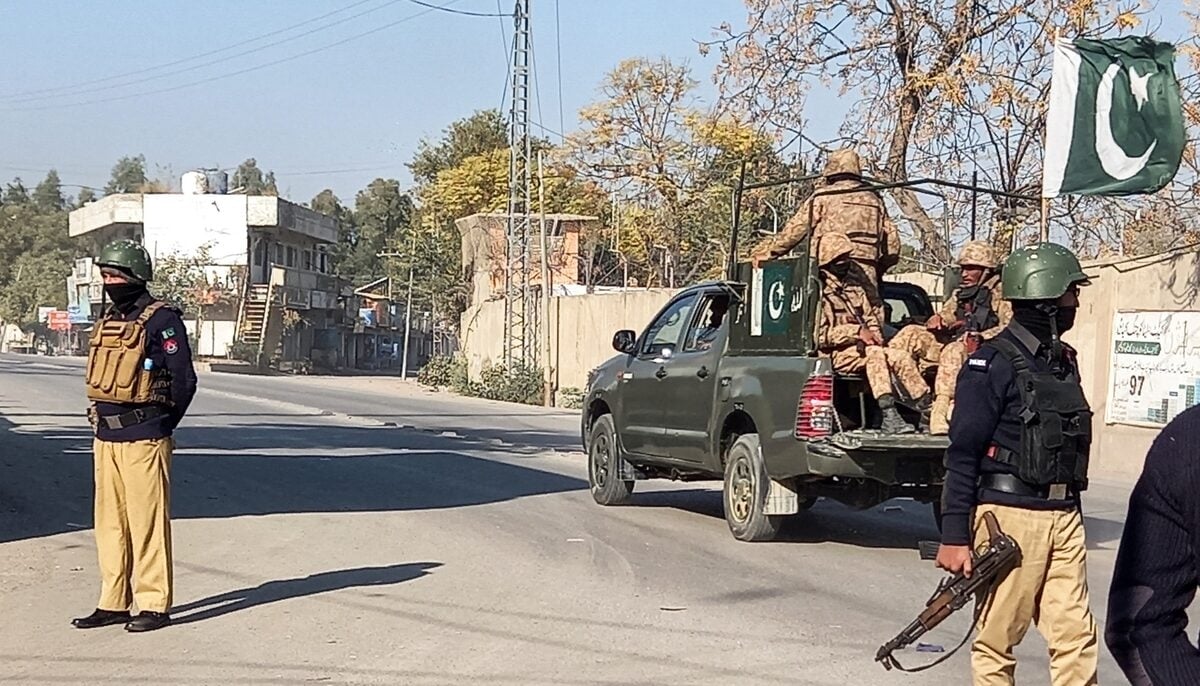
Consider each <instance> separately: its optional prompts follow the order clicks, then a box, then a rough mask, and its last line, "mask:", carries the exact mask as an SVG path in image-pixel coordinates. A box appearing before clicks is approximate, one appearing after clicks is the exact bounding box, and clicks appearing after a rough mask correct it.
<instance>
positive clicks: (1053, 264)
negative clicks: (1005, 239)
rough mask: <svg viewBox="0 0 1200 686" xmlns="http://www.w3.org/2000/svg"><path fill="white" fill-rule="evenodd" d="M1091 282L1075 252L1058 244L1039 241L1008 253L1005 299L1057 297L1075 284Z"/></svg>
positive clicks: (1004, 280) (1002, 286) (1005, 264)
mask: <svg viewBox="0 0 1200 686" xmlns="http://www.w3.org/2000/svg"><path fill="white" fill-rule="evenodd" d="M1087 283H1088V277H1087V274H1084V273H1083V267H1081V266H1080V265H1079V258H1077V257H1075V253H1073V252H1071V251H1070V250H1067V249H1066V248H1064V247H1063V246H1061V245H1058V244H1057V243H1039V244H1037V245H1033V246H1029V247H1027V248H1021V249H1019V250H1015V251H1013V254H1011V255H1009V256H1008V259H1007V260H1005V262H1004V276H1003V278H1002V279H1001V282H1000V284H1001V286H1000V290H1001V294H1002V295H1003V297H1004V299H1005V300H1057V299H1058V298H1060V297H1062V295H1063V294H1064V293H1066V292H1067V290H1068V289H1069V288H1070V287H1071V286H1072V285H1074V284H1079V285H1086V284H1087Z"/></svg>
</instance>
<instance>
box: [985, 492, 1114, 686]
mask: <svg viewBox="0 0 1200 686" xmlns="http://www.w3.org/2000/svg"><path fill="white" fill-rule="evenodd" d="M989 510H990V511H991V512H994V513H995V515H996V521H997V522H998V523H999V524H1000V528H1001V529H1002V530H1003V531H1004V532H1005V533H1007V534H1008V535H1009V536H1012V537H1013V539H1015V540H1016V542H1017V545H1018V546H1020V548H1021V564H1020V566H1018V567H1017V568H1015V569H1013V570H1012V572H1010V573H1009V574H1008V575H1007V576H1006V577H1005V578H1004V580H1003V581H1001V582H1000V584H999V585H998V586H997V587H996V590H995V593H994V594H993V596H992V597H991V598H990V600H989V601H988V603H987V604H986V605H985V610H984V613H983V616H982V617H981V618H980V620H979V633H978V634H977V635H976V636H975V643H974V644H973V645H972V647H971V671H972V673H973V675H974V684H975V686H1012V684H1013V683H1014V680H1013V676H1014V672H1015V670H1016V667H1017V661H1016V659H1015V658H1014V657H1013V654H1012V651H1013V648H1014V647H1015V646H1016V645H1017V644H1018V643H1020V642H1021V639H1023V638H1024V637H1025V632H1026V631H1027V630H1028V629H1029V625H1030V624H1031V623H1032V624H1035V625H1037V629H1038V632H1040V633H1041V634H1042V637H1043V638H1045V639H1046V643H1047V644H1048V645H1049V648H1050V683H1051V684H1052V686H1093V685H1094V684H1096V662H1097V659H1098V648H1097V646H1098V645H1099V640H1098V636H1097V633H1096V620H1095V618H1094V617H1093V616H1092V611H1091V608H1090V607H1089V605H1088V586H1087V568H1086V564H1085V557H1086V554H1087V549H1086V545H1085V544H1084V537H1083V517H1082V515H1080V514H1079V511H1078V510H1069V511H1047V512H1039V511H1037V510H1025V509H1021V508H1015V507H1005V506H1002V505H980V506H979V508H978V509H977V511H976V521H975V540H976V541H977V542H982V541H984V540H986V539H987V527H986V526H985V525H984V522H983V517H982V515H983V513H984V512H987V511H989Z"/></svg>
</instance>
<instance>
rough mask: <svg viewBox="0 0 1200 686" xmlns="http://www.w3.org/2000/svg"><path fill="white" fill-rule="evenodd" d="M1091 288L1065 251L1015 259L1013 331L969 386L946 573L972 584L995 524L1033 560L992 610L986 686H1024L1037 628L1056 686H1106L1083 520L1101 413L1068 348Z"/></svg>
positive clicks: (985, 355) (984, 636) (1008, 266)
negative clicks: (1023, 654)
mask: <svg viewBox="0 0 1200 686" xmlns="http://www.w3.org/2000/svg"><path fill="white" fill-rule="evenodd" d="M1086 283H1087V277H1086V276H1085V275H1084V273H1083V271H1082V269H1081V267H1080V265H1079V260H1078V259H1076V257H1075V256H1074V255H1073V254H1071V252H1070V251H1069V250H1067V249H1066V248H1063V247H1062V246H1059V245H1055V244H1053V243H1042V244H1040V245H1037V246H1034V247H1031V248H1022V249H1021V250H1017V251H1016V252H1014V253H1013V254H1012V255H1011V256H1010V257H1009V258H1008V260H1007V262H1006V263H1005V266H1004V277H1003V283H1002V286H1001V288H1002V295H1003V297H1004V298H1005V299H1006V300H1009V301H1011V302H1012V305H1013V320H1012V321H1011V322H1010V323H1009V325H1008V326H1007V327H1006V328H1005V329H1004V330H1003V331H1002V332H1000V333H999V334H998V335H997V336H996V337H995V338H994V339H992V340H990V341H986V342H985V343H984V344H983V346H982V347H981V348H980V349H979V350H978V351H976V352H975V353H974V354H972V355H971V356H970V357H969V358H968V360H967V364H966V366H965V367H963V370H962V371H961V372H960V373H959V376H958V381H957V384H958V387H957V391H956V405H957V407H956V408H955V411H954V414H953V415H952V416H951V420H950V448H949V449H948V450H947V452H946V469H947V474H946V483H945V487H944V490H943V496H942V513H943V514H942V546H941V549H940V550H939V551H938V557H937V564H938V566H939V567H942V568H943V569H946V570H948V571H951V572H958V571H964V572H965V573H967V574H970V572H971V554H972V553H971V542H972V528H974V536H975V539H976V541H977V542H982V540H980V539H983V538H985V537H986V535H987V534H986V527H984V525H983V521H982V515H983V514H984V513H985V512H992V513H994V515H995V517H996V519H997V521H998V522H999V524H1000V527H1001V529H1003V530H1004V531H1005V533H1007V534H1008V535H1010V536H1012V537H1013V538H1014V539H1015V540H1016V542H1017V545H1018V546H1019V547H1020V549H1021V561H1020V563H1019V565H1018V566H1017V567H1016V568H1014V569H1013V570H1012V571H1011V572H1009V573H1008V574H1007V575H1006V576H1005V577H1003V578H1002V579H1001V580H999V581H998V583H997V584H996V585H995V586H994V587H993V589H992V593H991V595H990V597H989V598H987V600H986V602H985V603H984V605H983V607H982V611H981V614H980V618H979V627H978V628H979V633H978V635H977V636H976V639H975V642H974V644H973V646H972V649H971V666H972V672H973V674H974V683H975V684H976V685H980V686H981V685H985V684H986V685H988V686H991V685H997V686H999V685H1004V686H1011V684H1013V677H1014V673H1015V669H1016V660H1015V658H1014V657H1013V654H1012V651H1013V648H1014V647H1015V646H1016V645H1017V644H1018V643H1020V642H1021V640H1022V638H1023V637H1024V636H1025V632H1026V631H1027V630H1028V628H1029V625H1030V624H1031V623H1036V624H1037V627H1038V631H1039V632H1041V634H1042V635H1043V636H1044V637H1045V639H1046V642H1047V643H1048V644H1049V647H1050V673H1051V682H1052V683H1053V684H1054V685H1055V686H1068V685H1070V686H1087V685H1090V684H1095V683H1096V668H1097V658H1098V647H1097V646H1098V643H1099V640H1098V637H1097V631H1096V622H1095V619H1094V618H1093V616H1092V613H1091V610H1090V608H1089V604H1088V590H1087V574H1086V570H1085V567H1084V559H1085V555H1086V546H1085V544H1084V531H1083V517H1082V515H1081V514H1080V511H1079V493H1080V491H1082V490H1083V489H1084V488H1086V487H1087V477H1086V474H1087V451H1088V447H1089V444H1090V437H1091V411H1090V409H1089V408H1088V406H1087V402H1086V400H1085V399H1084V397H1083V390H1082V388H1081V387H1080V385H1079V370H1078V367H1077V365H1076V361H1075V351H1074V350H1072V349H1071V348H1070V346H1068V345H1066V344H1065V343H1062V342H1061V341H1060V340H1059V338H1058V337H1059V334H1061V333H1062V332H1065V331H1066V330H1068V329H1069V328H1070V327H1071V325H1072V324H1073V322H1074V318H1075V311H1076V308H1077V307H1078V305H1079V299H1078V293H1079V287H1080V286H1081V285H1084V284H1086ZM972 517H974V526H972Z"/></svg>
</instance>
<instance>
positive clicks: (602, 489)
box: [588, 414, 633, 505]
mask: <svg viewBox="0 0 1200 686" xmlns="http://www.w3.org/2000/svg"><path fill="white" fill-rule="evenodd" d="M588 486H590V487H591V491H592V499H593V500H595V501H596V502H597V503H600V504H601V505H620V504H622V503H626V502H629V499H630V497H632V495H633V482H632V481H623V480H622V479H621V451H620V450H619V449H618V448H617V431H616V427H615V425H614V424H613V419H612V415H610V414H606V415H602V416H601V417H599V418H597V419H596V422H595V423H594V424H592V432H591V437H590V438H589V439H588Z"/></svg>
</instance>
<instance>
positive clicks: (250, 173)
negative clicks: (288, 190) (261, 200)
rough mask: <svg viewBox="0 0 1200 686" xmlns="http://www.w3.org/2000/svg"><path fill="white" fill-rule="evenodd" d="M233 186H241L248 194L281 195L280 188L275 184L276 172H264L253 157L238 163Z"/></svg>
mask: <svg viewBox="0 0 1200 686" xmlns="http://www.w3.org/2000/svg"><path fill="white" fill-rule="evenodd" d="M233 187H234V188H241V189H242V192H244V193H245V194H246V195H279V189H278V188H277V187H276V186H275V172H273V171H272V172H267V173H266V174H263V171H262V170H261V169H259V168H258V161H257V160H255V159H254V158H253V157H251V158H249V159H247V160H246V161H245V162H242V163H241V164H239V165H238V168H237V171H235V172H234V173H233Z"/></svg>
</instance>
